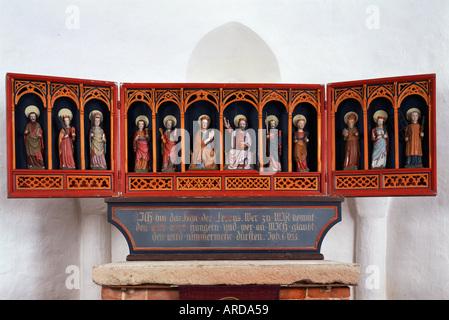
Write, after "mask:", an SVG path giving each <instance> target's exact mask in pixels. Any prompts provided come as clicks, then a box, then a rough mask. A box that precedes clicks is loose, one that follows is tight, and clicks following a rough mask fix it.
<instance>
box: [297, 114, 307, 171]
mask: <svg viewBox="0 0 449 320" xmlns="http://www.w3.org/2000/svg"><path fill="white" fill-rule="evenodd" d="M293 123H294V125H295V126H296V127H297V130H296V133H295V138H294V141H295V147H294V156H295V162H296V171H298V172H309V171H310V169H309V167H308V166H307V142H309V138H308V136H309V133H308V132H306V131H304V127H305V125H306V123H307V119H306V117H304V116H303V115H302V114H298V115H296V116H295V117H294V118H293Z"/></svg>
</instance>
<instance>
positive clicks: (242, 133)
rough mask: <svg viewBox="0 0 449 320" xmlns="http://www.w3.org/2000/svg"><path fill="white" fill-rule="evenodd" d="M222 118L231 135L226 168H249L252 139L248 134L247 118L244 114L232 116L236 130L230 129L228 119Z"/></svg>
mask: <svg viewBox="0 0 449 320" xmlns="http://www.w3.org/2000/svg"><path fill="white" fill-rule="evenodd" d="M223 120H224V125H225V128H226V129H228V132H229V134H230V135H231V150H230V151H229V165H228V169H231V170H234V169H245V170H248V169H251V158H252V157H251V152H250V149H251V145H252V139H251V135H250V134H249V132H248V130H247V128H248V120H247V119H246V117H245V116H243V115H241V114H239V115H237V116H236V117H235V118H234V125H235V126H236V128H237V129H236V130H232V128H231V126H230V124H229V120H226V118H224V119H223Z"/></svg>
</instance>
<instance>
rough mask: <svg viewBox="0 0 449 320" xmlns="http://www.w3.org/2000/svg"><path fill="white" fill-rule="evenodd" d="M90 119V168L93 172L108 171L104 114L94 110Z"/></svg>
mask: <svg viewBox="0 0 449 320" xmlns="http://www.w3.org/2000/svg"><path fill="white" fill-rule="evenodd" d="M89 119H90V121H91V123H92V127H91V129H90V131H89V142H90V168H91V169H93V170H106V169H107V164H106V158H105V154H106V135H105V133H104V131H103V129H102V128H101V123H102V122H103V114H102V113H101V112H100V111H98V110H94V111H92V112H91V113H90V115H89Z"/></svg>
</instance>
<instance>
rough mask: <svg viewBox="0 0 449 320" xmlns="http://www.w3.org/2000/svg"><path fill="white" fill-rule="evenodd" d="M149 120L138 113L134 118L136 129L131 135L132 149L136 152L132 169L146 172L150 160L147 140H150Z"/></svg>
mask: <svg viewBox="0 0 449 320" xmlns="http://www.w3.org/2000/svg"><path fill="white" fill-rule="evenodd" d="M148 124H149V120H148V118H147V117H146V116H144V115H140V116H138V117H137V118H136V126H137V131H136V132H135V133H134V137H133V149H134V152H135V153H136V158H135V163H134V171H135V172H148V171H149V168H148V163H149V161H150V148H149V147H148V142H149V141H150V135H149V129H148Z"/></svg>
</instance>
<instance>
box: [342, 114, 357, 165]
mask: <svg viewBox="0 0 449 320" xmlns="http://www.w3.org/2000/svg"><path fill="white" fill-rule="evenodd" d="M357 120H358V116H357V113H355V112H352V111H351V112H348V113H347V114H346V115H345V118H344V121H345V123H346V124H347V125H348V127H347V128H345V129H344V130H343V137H344V139H345V141H346V147H345V162H344V165H343V170H357V169H358V167H359V161H360V144H359V130H358V129H357V128H356V127H355V124H356V123H357Z"/></svg>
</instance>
